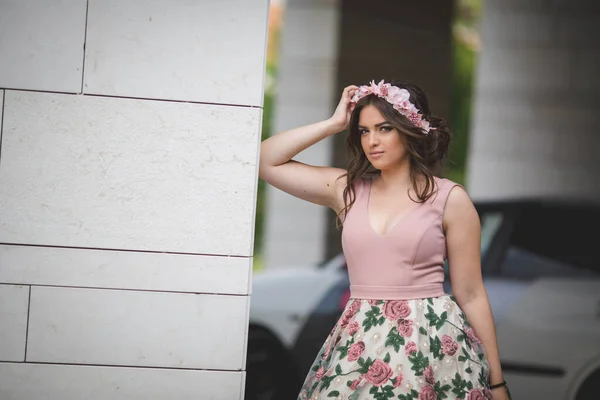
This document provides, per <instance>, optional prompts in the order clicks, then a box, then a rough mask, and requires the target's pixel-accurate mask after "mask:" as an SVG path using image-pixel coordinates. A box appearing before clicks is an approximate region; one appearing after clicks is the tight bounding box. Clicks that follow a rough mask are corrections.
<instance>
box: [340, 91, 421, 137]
mask: <svg viewBox="0 0 600 400" xmlns="http://www.w3.org/2000/svg"><path fill="white" fill-rule="evenodd" d="M370 94H374V95H376V96H378V97H381V98H382V99H385V100H386V101H387V102H388V103H390V104H391V105H392V106H394V109H395V110H396V111H398V112H399V113H400V114H402V115H404V116H405V117H406V118H408V119H409V120H410V122H412V123H413V124H414V125H415V126H417V127H419V128H421V129H423V130H424V131H425V133H426V134H427V133H429V130H430V129H431V127H430V126H429V122H428V121H425V120H424V119H423V114H421V113H420V112H419V110H418V109H417V107H415V105H414V104H412V103H411V102H410V101H408V99H409V97H410V93H408V90H406V89H400V88H399V87H397V86H392V85H391V84H389V83H384V81H381V82H379V83H378V84H375V81H371V83H370V85H369V86H367V85H363V86H360V87H359V88H358V89H357V90H356V92H354V96H353V97H352V99H350V109H351V110H353V109H354V107H356V103H358V101H359V100H360V99H362V98H363V97H366V96H368V95H370Z"/></svg>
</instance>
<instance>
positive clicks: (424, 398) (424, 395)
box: [419, 385, 437, 400]
mask: <svg viewBox="0 0 600 400" xmlns="http://www.w3.org/2000/svg"><path fill="white" fill-rule="evenodd" d="M419 400H437V393H436V392H435V390H433V388H432V387H431V386H429V385H425V386H423V388H422V389H421V393H419Z"/></svg>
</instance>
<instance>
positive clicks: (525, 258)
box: [246, 200, 600, 400]
mask: <svg viewBox="0 0 600 400" xmlns="http://www.w3.org/2000/svg"><path fill="white" fill-rule="evenodd" d="M476 207H477V209H478V211H479V214H480V218H481V222H482V270H483V274H484V281H485V286H486V290H487V292H488V296H489V298H490V303H491V306H492V311H493V313H494V318H495V321H496V330H497V335H498V342H499V346H500V353H501V358H502V367H503V372H504V376H505V379H506V381H507V382H508V383H509V387H510V390H511V393H512V395H513V398H514V399H535V400H537V399H544V400H554V399H556V400H598V399H600V263H598V262H597V257H598V256H597V254H596V250H600V246H599V248H598V249H597V248H596V246H598V245H599V244H598V243H597V241H596V240H595V239H596V238H598V237H600V235H598V234H597V233H596V234H594V233H593V232H596V229H598V227H600V208H599V207H597V206H592V205H584V204H576V203H571V204H569V203H557V202H545V201H532V200H529V201H511V202H508V201H505V202H498V203H477V204H476ZM445 290H446V291H447V292H448V293H451V288H450V282H449V277H447V279H446V282H445ZM348 298H349V279H348V274H347V271H346V264H345V260H344V257H343V255H341V254H340V255H338V256H336V257H334V258H333V259H331V260H329V261H328V262H326V263H323V264H321V265H318V266H306V267H297V268H278V269H274V270H268V271H265V272H262V273H258V274H256V275H255V277H254V283H253V293H252V300H251V308H250V331H249V344H248V361H247V378H246V381H247V386H246V399H247V400H267V399H269V400H270V399H282V400H286V399H295V398H296V395H297V393H298V391H299V389H300V386H301V385H302V381H303V379H304V377H305V376H306V374H307V373H308V370H309V368H310V365H311V364H312V362H313V361H314V359H315V357H316V354H317V352H318V350H319V349H320V347H321V345H322V344H323V341H324V340H325V338H326V337H327V335H328V334H329V332H330V330H331V329H332V328H333V325H334V324H335V322H336V320H337V319H338V318H339V316H340V315H341V311H342V309H343V307H344V306H345V304H346V301H347V300H348Z"/></svg>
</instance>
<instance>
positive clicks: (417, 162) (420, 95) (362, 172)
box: [337, 81, 452, 227]
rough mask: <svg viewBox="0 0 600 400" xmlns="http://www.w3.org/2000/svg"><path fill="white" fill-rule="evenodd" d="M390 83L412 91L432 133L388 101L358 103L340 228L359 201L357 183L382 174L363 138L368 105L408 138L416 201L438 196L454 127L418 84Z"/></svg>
mask: <svg viewBox="0 0 600 400" xmlns="http://www.w3.org/2000/svg"><path fill="white" fill-rule="evenodd" d="M388 83H391V84H392V85H394V86H397V87H399V88H401V89H406V90H407V91H408V93H409V94H410V98H409V101H410V102H411V103H413V104H414V105H415V107H416V108H417V109H418V110H419V111H420V112H421V114H422V115H423V119H425V120H426V121H429V123H430V125H431V130H430V131H429V133H428V134H425V131H423V130H422V129H421V128H419V127H417V126H415V125H414V124H413V123H412V122H410V121H409V120H408V118H406V117H405V116H404V115H402V114H400V113H399V112H398V111H396V110H395V109H394V107H393V106H392V105H391V104H390V103H388V102H387V101H386V100H385V99H382V98H380V97H378V96H376V95H368V96H365V97H363V98H362V99H361V100H359V101H358V103H357V104H356V107H355V109H354V110H353V111H352V115H351V116H350V124H349V127H348V129H349V135H348V140H347V143H348V152H349V154H350V160H349V163H348V172H347V173H346V174H345V175H343V176H345V177H346V187H345V189H344V194H343V196H344V208H343V209H342V210H340V212H339V213H338V215H337V217H338V218H337V226H338V227H339V226H340V225H341V224H342V218H343V217H342V216H344V215H345V214H346V213H347V212H348V211H349V210H350V208H351V207H352V205H353V204H354V201H355V200H356V195H355V192H354V182H356V181H357V180H358V179H361V178H363V177H366V176H373V175H377V174H378V171H377V170H375V169H374V168H373V166H372V165H371V163H370V162H369V160H368V159H367V156H366V155H365V152H364V151H363V148H362V144H361V139H360V136H361V135H360V132H359V130H358V120H359V117H360V112H361V110H362V109H363V108H364V107H365V106H367V105H372V106H374V107H376V108H377V109H378V110H379V112H380V113H381V115H383V117H384V118H385V119H386V120H387V121H388V122H389V123H390V124H391V125H393V126H394V127H395V128H396V129H397V131H398V132H400V134H401V135H403V136H404V141H405V143H406V149H407V152H408V156H409V160H410V181H411V184H412V189H413V191H414V192H415V193H416V196H417V199H416V200H415V199H413V200H414V201H416V202H419V203H424V202H426V201H427V200H429V198H431V196H433V194H434V193H435V181H434V176H438V175H439V174H441V172H442V168H443V165H444V161H446V159H447V155H448V147H449V145H450V139H451V137H452V134H451V131H450V127H449V126H448V124H447V123H446V121H444V120H443V119H441V118H438V117H434V116H433V115H431V110H430V109H429V101H428V100H427V96H425V92H423V90H421V88H419V87H418V86H417V85H415V84H412V83H408V82H401V81H391V82H388ZM343 176H342V177H343ZM421 177H424V178H425V184H424V185H419V182H420V181H419V179H420V178H421ZM340 178H341V177H340Z"/></svg>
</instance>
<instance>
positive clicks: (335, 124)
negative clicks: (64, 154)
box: [325, 117, 346, 135]
mask: <svg viewBox="0 0 600 400" xmlns="http://www.w3.org/2000/svg"><path fill="white" fill-rule="evenodd" d="M325 123H326V124H327V128H328V129H327V130H328V133H329V134H331V135H335V134H336V133H340V132H341V131H343V130H344V129H345V128H346V127H345V125H344V123H343V122H339V121H336V120H335V119H334V118H333V117H331V118H329V119H327V120H325Z"/></svg>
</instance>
